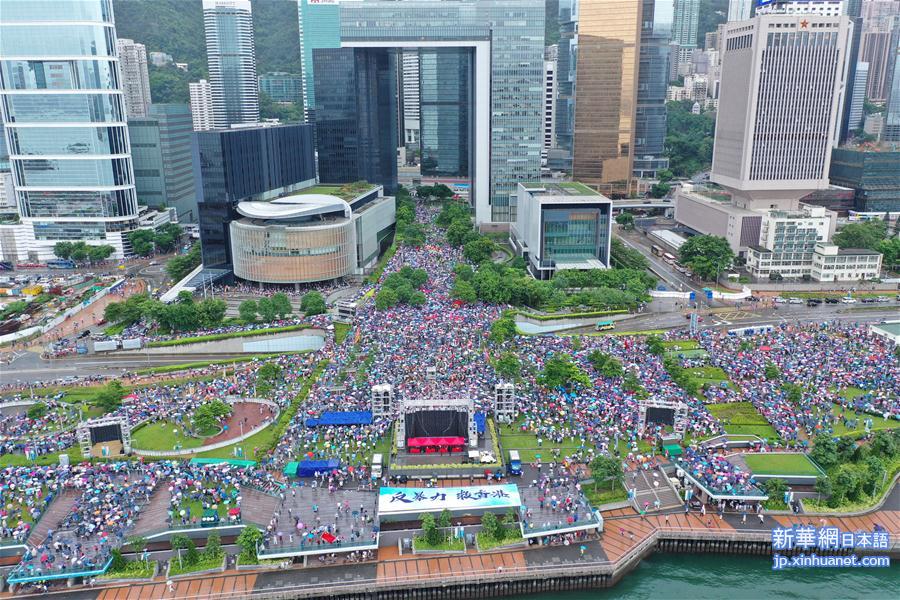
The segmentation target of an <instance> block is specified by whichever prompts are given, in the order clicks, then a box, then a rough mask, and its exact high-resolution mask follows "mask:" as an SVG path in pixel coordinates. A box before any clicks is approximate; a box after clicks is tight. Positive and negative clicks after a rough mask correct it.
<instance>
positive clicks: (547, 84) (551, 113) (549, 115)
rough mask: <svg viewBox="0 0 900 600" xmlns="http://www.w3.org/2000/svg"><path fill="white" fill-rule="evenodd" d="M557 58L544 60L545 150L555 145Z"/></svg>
mask: <svg viewBox="0 0 900 600" xmlns="http://www.w3.org/2000/svg"><path fill="white" fill-rule="evenodd" d="M556 62H557V61H556V60H546V59H545V60H544V152H546V151H547V150H549V149H550V148H552V147H553V146H554V145H555V139H556V136H555V135H554V131H553V125H554V121H555V119H556Z"/></svg>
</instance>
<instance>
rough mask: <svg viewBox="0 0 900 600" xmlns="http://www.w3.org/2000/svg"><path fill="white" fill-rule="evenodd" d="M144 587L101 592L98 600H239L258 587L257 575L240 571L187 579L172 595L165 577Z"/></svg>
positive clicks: (137, 585) (144, 584)
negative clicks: (242, 595)
mask: <svg viewBox="0 0 900 600" xmlns="http://www.w3.org/2000/svg"><path fill="white" fill-rule="evenodd" d="M157 579H158V580H159V581H158V582H157V581H154V582H151V583H143V584H132V585H124V586H121V587H112V588H106V589H104V590H101V591H100V593H99V595H98V596H97V600H157V599H161V598H179V599H180V600H188V599H198V600H199V599H204V600H216V599H224V598H236V597H240V595H241V594H242V593H244V592H249V591H251V590H252V589H253V586H254V585H255V584H256V574H250V575H245V574H243V573H241V572H238V571H226V572H224V573H222V574H221V575H215V576H211V577H203V578H197V579H183V580H176V581H174V582H173V584H174V586H175V590H174V592H170V591H169V589H168V586H167V585H166V582H165V581H164V580H162V578H157Z"/></svg>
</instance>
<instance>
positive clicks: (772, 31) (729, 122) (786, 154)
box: [711, 12, 851, 209]
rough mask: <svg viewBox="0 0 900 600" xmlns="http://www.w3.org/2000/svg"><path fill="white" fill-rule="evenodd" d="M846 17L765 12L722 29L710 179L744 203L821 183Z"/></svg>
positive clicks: (786, 202)
mask: <svg viewBox="0 0 900 600" xmlns="http://www.w3.org/2000/svg"><path fill="white" fill-rule="evenodd" d="M850 30H851V26H850V19H849V18H848V17H846V16H837V17H835V16H820V15H815V14H790V13H787V12H772V13H767V14H758V15H757V16H756V17H754V18H753V19H751V20H749V21H739V22H736V23H728V24H727V25H726V26H725V42H724V48H725V51H724V53H723V56H722V82H721V89H720V93H719V113H718V116H717V118H716V135H715V145H714V149H713V164H712V174H711V179H712V181H714V182H716V183H719V184H721V185H723V186H725V187H727V188H729V189H730V190H732V191H733V193H734V195H735V199H736V201H738V203H739V204H740V205H741V206H743V207H744V208H758V207H765V208H768V207H770V206H773V205H774V206H776V207H783V208H787V209H793V208H796V202H797V201H798V200H799V199H800V198H801V197H803V196H804V195H805V194H807V193H808V192H810V191H812V190H816V189H821V188H823V187H826V186H827V185H828V165H829V162H830V159H831V148H832V145H833V144H834V143H836V141H837V135H838V128H839V122H840V116H841V99H842V93H843V88H844V85H845V81H844V77H845V76H846V75H845V72H844V65H845V53H846V51H847V46H848V44H849V41H850Z"/></svg>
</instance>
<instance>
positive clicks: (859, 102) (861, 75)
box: [847, 62, 869, 131]
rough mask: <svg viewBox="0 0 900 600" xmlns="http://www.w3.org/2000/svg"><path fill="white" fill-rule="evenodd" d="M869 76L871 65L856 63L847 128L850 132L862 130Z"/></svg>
mask: <svg viewBox="0 0 900 600" xmlns="http://www.w3.org/2000/svg"><path fill="white" fill-rule="evenodd" d="M868 76H869V63H864V62H861V63H856V73H855V74H854V78H853V92H852V94H853V97H852V98H851V99H850V115H849V117H848V120H847V126H848V127H849V128H850V131H854V130H857V129H862V126H863V123H862V121H863V105H864V104H865V100H866V80H867V79H868Z"/></svg>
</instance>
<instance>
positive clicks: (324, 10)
mask: <svg viewBox="0 0 900 600" xmlns="http://www.w3.org/2000/svg"><path fill="white" fill-rule="evenodd" d="M340 10H341V9H340V6H339V5H338V2H337V0H297V19H298V24H299V31H300V69H301V75H302V76H303V107H304V108H303V114H304V115H305V117H306V121H307V122H313V121H315V113H314V111H315V108H316V88H315V70H314V67H313V50H314V49H316V48H340V47H341V13H340Z"/></svg>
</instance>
